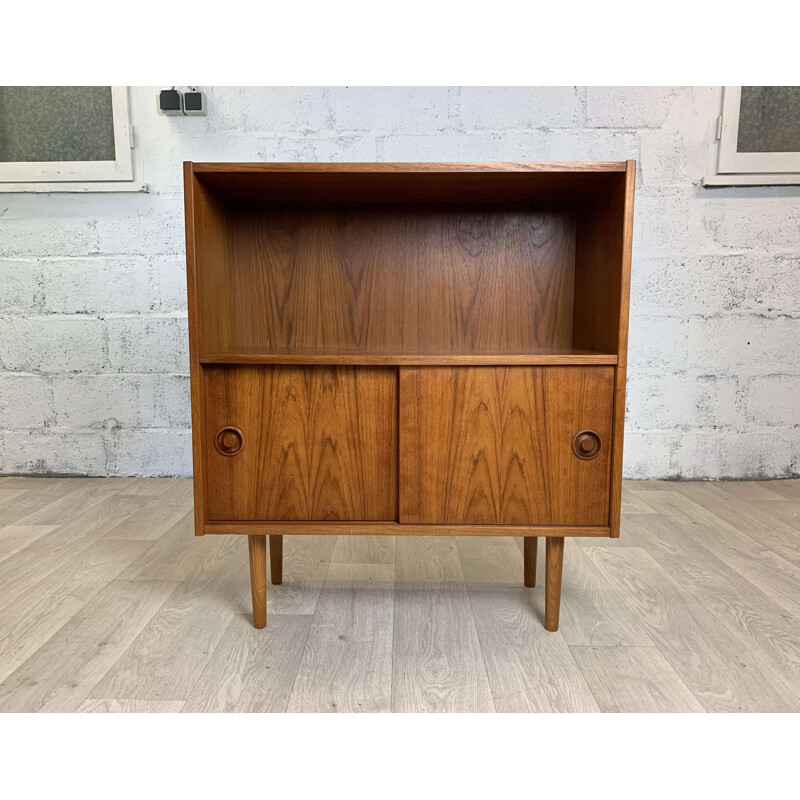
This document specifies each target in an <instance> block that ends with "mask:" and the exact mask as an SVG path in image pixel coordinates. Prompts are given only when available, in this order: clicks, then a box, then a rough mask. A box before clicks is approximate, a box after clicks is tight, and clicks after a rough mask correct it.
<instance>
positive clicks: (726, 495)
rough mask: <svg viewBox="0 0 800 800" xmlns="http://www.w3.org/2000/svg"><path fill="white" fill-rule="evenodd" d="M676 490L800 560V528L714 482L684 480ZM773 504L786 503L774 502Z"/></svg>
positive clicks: (788, 557) (761, 541)
mask: <svg viewBox="0 0 800 800" xmlns="http://www.w3.org/2000/svg"><path fill="white" fill-rule="evenodd" d="M676 491H677V492H678V493H679V494H680V495H682V496H683V497H687V498H688V499H689V500H691V501H693V502H694V503H697V504H698V505H700V506H702V507H703V508H704V509H705V510H706V511H709V512H711V513H712V514H713V515H714V516H715V517H719V519H721V520H723V521H724V522H727V523H728V524H729V525H731V526H732V527H734V528H736V530H738V531H740V532H741V533H744V534H746V535H747V536H749V537H750V538H751V539H755V540H756V541H757V542H758V543H759V544H760V545H761V546H762V547H766V548H768V549H770V550H772V551H773V552H775V553H777V554H778V555H779V556H781V557H782V558H785V559H786V560H787V561H792V562H794V563H795V564H800V531H798V530H796V529H795V528H793V527H791V526H789V525H785V524H784V523H783V522H780V521H779V520H778V519H776V518H775V517H770V516H767V515H765V514H764V513H763V512H761V511H759V510H757V509H755V508H753V506H752V505H750V504H748V503H747V501H745V500H742V499H741V498H740V497H738V496H736V495H733V494H732V493H731V492H730V490H728V491H725V490H723V489H721V488H720V487H719V486H718V485H717V484H712V483H683V484H679V485H678V486H677V488H676ZM773 505H774V506H782V505H787V503H773Z"/></svg>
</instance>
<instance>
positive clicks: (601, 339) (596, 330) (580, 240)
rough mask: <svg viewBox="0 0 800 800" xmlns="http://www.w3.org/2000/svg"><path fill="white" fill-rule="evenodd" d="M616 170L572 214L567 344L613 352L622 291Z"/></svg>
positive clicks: (621, 195) (621, 207)
mask: <svg viewBox="0 0 800 800" xmlns="http://www.w3.org/2000/svg"><path fill="white" fill-rule="evenodd" d="M624 177H625V176H624V175H620V176H619V177H618V178H617V180H616V181H615V183H614V185H613V186H611V187H609V189H608V191H607V192H606V193H605V194H604V195H603V196H602V197H601V198H595V199H593V200H587V201H585V202H584V203H583V204H582V206H581V210H580V212H579V214H578V229H577V241H576V251H575V306H574V310H573V334H572V346H573V347H576V348H579V349H584V350H595V351H597V352H600V353H618V352H619V347H620V336H619V334H620V312H621V305H620V299H621V296H622V283H623V261H624V236H625V211H626V205H625V200H626V182H625V180H624Z"/></svg>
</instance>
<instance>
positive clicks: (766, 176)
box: [703, 86, 800, 186]
mask: <svg viewBox="0 0 800 800" xmlns="http://www.w3.org/2000/svg"><path fill="white" fill-rule="evenodd" d="M741 102H742V87H741V86H725V87H723V88H722V89H721V90H720V91H718V93H717V96H716V98H715V103H716V104H715V107H716V108H717V109H718V110H719V114H718V116H717V117H715V118H714V120H713V121H712V124H711V136H710V146H709V150H708V165H707V168H706V176H705V178H703V185H704V186H767V185H782V186H787V185H798V184H800V152H797V153H739V152H737V149H736V148H737V144H738V141H739V110H740V108H741Z"/></svg>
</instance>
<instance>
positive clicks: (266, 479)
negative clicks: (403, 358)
mask: <svg viewBox="0 0 800 800" xmlns="http://www.w3.org/2000/svg"><path fill="white" fill-rule="evenodd" d="M206 405H207V453H208V455H207V458H208V496H209V517H210V518H211V519H215V520H309V521H311V520H320V521H321V520H342V521H347V520H387V521H391V520H396V519H397V372H396V370H395V369H392V368H385V367H288V366H287V367H260V366H257V367H256V366H254V367H251V366H239V367H234V366H219V367H208V368H207V369H206ZM228 427H231V428H236V429H237V430H238V432H239V434H240V436H241V443H242V446H241V450H240V451H239V452H237V453H236V454H235V455H224V454H222V453H221V452H219V450H218V449H217V447H216V445H215V439H216V437H217V436H218V434H219V432H220V431H221V430H223V429H224V428H228ZM234 441H235V440H234ZM223 445H224V442H223Z"/></svg>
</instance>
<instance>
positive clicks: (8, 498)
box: [0, 486, 28, 519]
mask: <svg viewBox="0 0 800 800" xmlns="http://www.w3.org/2000/svg"><path fill="white" fill-rule="evenodd" d="M26 496H28V490H27V489H22V488H19V489H11V488H8V489H5V488H3V487H2V486H0V519H2V518H3V516H2V515H4V514H6V513H7V512H8V510H9V509H11V510H13V508H14V506H15V505H16V504H19V501H20V498H22V497H26Z"/></svg>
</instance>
